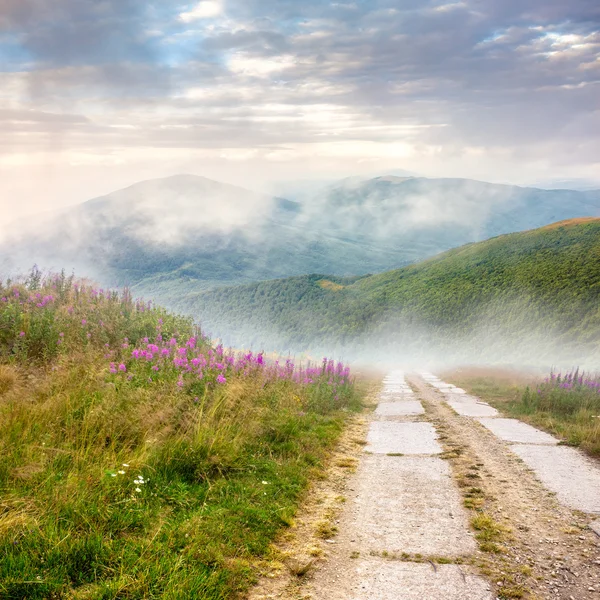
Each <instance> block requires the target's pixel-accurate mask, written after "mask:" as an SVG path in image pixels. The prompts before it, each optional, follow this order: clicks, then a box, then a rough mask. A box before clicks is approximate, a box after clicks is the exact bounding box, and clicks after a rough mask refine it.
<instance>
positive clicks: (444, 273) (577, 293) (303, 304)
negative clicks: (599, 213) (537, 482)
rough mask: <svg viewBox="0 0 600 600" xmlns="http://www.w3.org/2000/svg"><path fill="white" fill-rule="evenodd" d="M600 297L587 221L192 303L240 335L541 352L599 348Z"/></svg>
mask: <svg viewBox="0 0 600 600" xmlns="http://www.w3.org/2000/svg"><path fill="white" fill-rule="evenodd" d="M599 300H600V219H576V220H571V221H565V222H561V223H556V224H554V225H551V226H547V227H544V228H541V229H536V230H532V231H526V232H522V233H515V234H510V235H503V236H500V237H496V238H493V239H490V240H487V241H485V242H479V243H475V244H468V245H466V246H462V247H460V248H457V249H454V250H451V251H449V252H445V253H443V254H440V255H438V256H436V257H434V258H432V259H429V260H427V261H424V262H421V263H418V264H416V265H412V266H408V267H404V268H402V269H398V270H394V271H389V272H386V273H383V274H379V275H372V276H365V277H361V278H352V279H348V278H346V279H344V278H337V277H328V276H324V275H307V276H302V277H293V278H288V279H282V280H274V281H267V282H261V283H255V284H250V285H244V286H236V287H226V288H221V289H217V290H212V291H208V292H204V293H198V294H195V295H191V296H187V297H185V298H184V300H183V305H182V306H181V307H180V308H185V309H186V311H188V312H189V311H191V312H193V313H194V314H195V315H197V316H199V317H200V318H201V320H202V321H203V322H204V324H205V327H207V328H208V329H209V330H210V331H212V332H213V333H214V334H215V335H220V336H222V337H223V338H224V339H225V340H226V341H228V342H231V343H233V344H240V343H243V339H245V340H246V343H247V342H248V340H252V342H253V344H254V345H256V346H263V345H264V346H269V347H276V348H278V349H280V350H292V351H303V350H314V351H317V350H324V349H336V350H337V351H338V352H343V353H345V355H346V356H349V357H350V356H355V355H360V354H361V353H362V352H363V351H364V350H365V349H367V348H368V349H369V352H370V353H373V352H375V353H377V352H379V351H380V352H381V353H384V354H389V352H390V351H393V352H399V353H402V354H408V355H409V356H414V357H420V356H424V355H427V356H447V354H448V352H451V353H453V354H454V353H456V352H459V354H461V356H463V357H471V356H472V357H473V358H476V357H477V355H478V354H480V353H482V352H483V353H485V355H486V357H487V358H488V359H489V357H490V355H491V356H492V357H494V358H498V359H500V358H502V357H503V356H506V357H508V358H511V357H515V358H516V357H518V356H523V357H525V358H527V357H529V358H531V360H532V361H533V360H534V359H538V358H539V359H544V360H552V359H554V358H555V357H557V359H558V358H559V357H560V358H565V357H571V356H573V358H574V359H577V356H578V355H579V354H581V353H582V352H583V353H585V354H586V355H589V354H590V353H594V354H595V353H597V352H598V349H599V347H600V302H599ZM532 352H533V355H532Z"/></svg>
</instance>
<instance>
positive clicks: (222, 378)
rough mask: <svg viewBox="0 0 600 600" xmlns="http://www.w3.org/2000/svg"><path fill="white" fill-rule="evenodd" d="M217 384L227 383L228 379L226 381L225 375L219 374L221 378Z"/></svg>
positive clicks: (218, 378)
mask: <svg viewBox="0 0 600 600" xmlns="http://www.w3.org/2000/svg"><path fill="white" fill-rule="evenodd" d="M217 383H227V379H225V377H224V376H223V373H219V376H218V377H217Z"/></svg>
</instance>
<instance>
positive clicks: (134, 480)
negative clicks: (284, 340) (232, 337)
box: [0, 276, 361, 600]
mask: <svg viewBox="0 0 600 600" xmlns="http://www.w3.org/2000/svg"><path fill="white" fill-rule="evenodd" d="M38 294H39V296H38ZM48 297H52V299H51V300H48V299H47V298H48ZM0 298H2V300H1V302H2V303H1V304H0V324H1V325H2V328H1V329H0V356H1V360H0V362H1V363H2V364H1V365H0V598H3V599H10V600H17V599H23V600H24V599H25V598H27V599H28V600H32V599H38V598H39V599H61V598H75V599H90V600H91V599H94V600H95V599H102V600H104V599H111V598H123V599H142V598H166V599H173V600H175V599H185V598H195V599H196V598H198V599H215V600H216V599H219V600H220V599H225V598H236V597H238V596H240V595H241V594H242V593H243V592H244V591H245V590H247V589H248V588H249V586H250V585H252V583H253V582H254V581H255V577H256V576H255V573H256V569H255V566H256V564H257V562H258V561H259V560H260V559H263V558H265V557H267V558H268V557H269V555H270V553H271V552H272V550H271V547H272V546H271V543H272V541H273V540H274V538H275V537H276V535H277V534H278V533H279V532H280V531H281V530H282V529H283V528H285V527H288V526H289V525H290V524H291V523H292V519H293V516H294V513H295V511H296V509H297V507H298V503H299V501H300V500H301V498H302V494H303V492H304V491H305V489H306V487H307V484H308V482H309V481H310V479H311V478H314V477H316V476H318V475H319V473H320V472H321V470H322V466H323V464H324V461H325V459H326V458H327V456H328V451H329V449H330V448H331V447H332V445H333V444H334V443H335V441H336V439H337V437H338V436H339V435H340V433H341V431H342V429H343V426H344V422H345V419H346V418H347V415H348V414H349V413H350V412H351V411H355V410H359V409H360V393H361V390H360V384H354V382H353V381H352V380H351V379H350V377H349V376H348V374H347V371H346V370H345V369H343V368H341V367H335V366H332V363H331V362H330V361H327V362H325V363H324V364H323V365H322V366H319V367H317V368H313V369H312V370H310V369H305V370H300V369H299V368H298V367H297V366H294V365H293V364H292V363H291V362H290V361H287V362H286V363H285V365H283V364H282V365H273V364H267V362H264V361H263V359H262V355H250V354H249V355H246V356H235V355H232V354H228V353H226V352H224V351H223V350H222V349H220V348H218V347H217V348H213V347H212V346H211V344H210V342H209V341H208V340H207V339H205V338H204V337H203V336H202V335H201V333H200V332H199V330H198V329H197V328H196V327H195V326H194V325H193V324H192V323H191V322H190V321H189V320H187V319H182V318H179V317H175V316H173V315H170V314H168V313H166V312H165V311H163V310H161V309H158V308H153V307H151V306H148V305H147V304H143V303H138V302H134V301H133V300H132V299H131V298H130V297H129V296H128V295H127V294H125V295H121V296H119V295H115V294H113V293H112V292H104V291H102V290H96V289H94V288H93V287H91V286H84V285H81V284H78V283H77V282H75V281H73V280H72V279H70V278H65V277H64V276H62V277H57V278H53V279H49V280H43V279H42V278H41V277H40V278H37V279H34V280H33V281H31V279H29V280H27V281H25V282H22V283H18V284H14V283H6V284H4V285H2V286H0ZM44 298H46V299H47V300H46V301H44V300H43V299H44ZM22 334H23V335H22ZM172 340H179V341H176V342H175V343H172ZM142 348H144V350H142ZM145 348H148V350H145ZM168 349H170V353H169V354H167V353H163V351H165V352H166V350H168ZM136 353H137V354H136ZM143 353H145V354H143ZM149 355H151V356H150V357H149ZM200 357H202V358H200ZM201 361H202V362H201ZM154 367H156V370H154ZM200 370H201V372H200Z"/></svg>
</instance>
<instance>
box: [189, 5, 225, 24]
mask: <svg viewBox="0 0 600 600" xmlns="http://www.w3.org/2000/svg"><path fill="white" fill-rule="evenodd" d="M222 12H223V5H222V3H221V2H219V1H218V0H201V1H200V2H198V4H196V6H195V7H194V8H192V9H191V10H189V11H187V12H182V13H181V14H180V15H179V18H180V19H181V20H182V21H183V22H184V23H189V22H191V21H195V20H196V19H210V18H212V17H218V16H219V15H221V14H222Z"/></svg>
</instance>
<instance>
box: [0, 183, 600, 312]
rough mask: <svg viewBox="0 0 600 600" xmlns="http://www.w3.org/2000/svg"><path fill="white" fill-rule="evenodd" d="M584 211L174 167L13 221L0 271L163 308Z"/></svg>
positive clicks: (471, 190)
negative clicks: (264, 180) (248, 183)
mask: <svg viewBox="0 0 600 600" xmlns="http://www.w3.org/2000/svg"><path fill="white" fill-rule="evenodd" d="M586 215H595V216H600V192H598V191H596V192H593V191H590V192H578V191H571V190H551V191H548V190H539V189H534V188H520V187H515V186H505V185H497V184H489V183H482V182H477V181H470V180H461V179H425V178H415V177H396V176H387V177H377V178H374V179H369V180H364V179H360V178H350V179H346V180H343V181H341V182H339V183H338V184H336V185H330V186H328V187H326V188H324V189H323V190H321V191H320V192H318V193H316V192H315V193H313V194H312V195H311V196H310V197H308V198H304V199H303V201H302V202H293V201H289V200H286V199H283V198H275V197H271V196H267V195H264V194H259V193H256V192H252V191H249V190H246V189H243V188H241V187H236V186H232V185H227V184H223V183H219V182H216V181H211V180H210V179H206V178H203V177H197V176H192V175H178V176H174V177H168V178H164V179H155V180H149V181H145V182H141V183H138V184H135V185H133V186H131V187H129V188H126V189H123V190H119V191H116V192H114V193H112V194H108V195H107V196H103V197H101V198H96V199H93V200H89V201H88V202H85V203H83V204H81V205H78V206H76V207H74V208H69V209H66V210H62V211H60V212H58V213H49V214H47V215H44V216H42V217H40V218H39V219H37V220H36V222H31V221H30V220H27V221H22V222H20V223H18V224H15V225H14V226H13V227H11V228H9V230H8V232H5V235H4V242H3V243H2V244H1V245H0V249H1V250H2V254H1V255H2V256H3V263H4V264H3V265H2V267H3V268H2V270H3V272H4V273H5V274H6V273H9V272H18V271H22V270H23V269H27V268H29V267H31V265H32V264H34V263H37V264H38V265H40V266H41V267H43V268H52V269H54V270H60V269H62V268H64V269H66V270H67V271H70V270H71V269H75V271H76V273H85V274H86V275H89V276H91V277H93V278H95V279H96V280H98V281H100V282H101V283H102V284H104V285H128V286H131V287H132V288H133V289H134V291H135V292H136V293H138V294H142V295H144V296H146V297H154V298H155V299H157V300H160V301H162V302H165V303H167V304H172V303H173V302H175V301H176V300H177V299H178V298H179V297H180V296H181V295H182V294H187V293H194V292H197V291H199V290H203V289H207V288H214V287H216V286H222V285H231V284H239V283H249V282H255V281H260V280H265V279H273V278H283V277H288V276H294V275H304V274H306V273H314V272H319V273H332V274H335V275H337V276H356V275H365V274H368V273H377V272H382V271H386V270H388V269H392V268H397V267H401V266H404V265H407V264H409V263H411V262H414V261H417V260H421V259H423V258H426V257H428V256H433V255H435V254H437V253H439V252H440V251H443V250H447V249H449V248H452V247H455V246H459V245H461V244H464V243H467V242H474V241H479V240H483V239H486V238H489V237H491V236H495V235H499V234H502V233H508V232H512V231H518V230H523V229H530V228H533V227H538V226H541V225H546V224H548V223H550V222H553V221H557V220H561V219H566V218H575V217H582V216H586ZM12 232H17V233H12Z"/></svg>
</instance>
